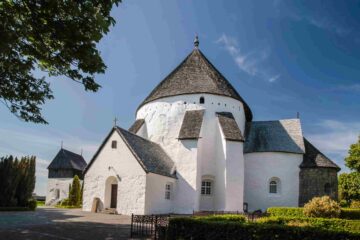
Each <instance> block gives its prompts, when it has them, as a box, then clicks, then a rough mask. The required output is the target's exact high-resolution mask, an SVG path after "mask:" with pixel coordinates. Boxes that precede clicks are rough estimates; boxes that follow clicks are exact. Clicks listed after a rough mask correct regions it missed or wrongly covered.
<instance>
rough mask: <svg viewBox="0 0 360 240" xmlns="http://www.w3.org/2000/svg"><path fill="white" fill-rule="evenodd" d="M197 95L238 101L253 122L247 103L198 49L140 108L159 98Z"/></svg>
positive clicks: (247, 117)
mask: <svg viewBox="0 0 360 240" xmlns="http://www.w3.org/2000/svg"><path fill="white" fill-rule="evenodd" d="M195 93H209V94H214V95H221V96H227V97H231V98H234V99H237V100H239V101H241V102H242V103H243V105H244V108H245V109H244V110H245V115H246V120H247V121H251V120H252V113H251V110H250V108H249V106H248V105H247V103H246V102H245V101H244V100H243V99H242V98H241V96H240V95H239V94H238V92H237V91H236V90H235V88H234V87H233V86H232V85H231V84H230V83H229V81H228V80H226V78H225V77H224V76H223V75H222V74H221V73H220V72H219V71H218V70H217V69H216V68H215V67H214V66H213V65H212V64H211V63H210V62H209V60H208V59H207V58H206V57H205V56H204V54H203V53H202V52H201V51H200V50H199V49H197V48H195V49H194V50H193V51H192V52H191V53H190V54H189V55H188V56H187V57H186V58H185V60H184V61H183V62H182V63H181V64H180V65H179V66H178V67H177V68H175V70H173V71H172V72H171V73H170V74H169V75H168V76H167V77H166V78H165V79H164V80H163V81H161V82H160V84H159V85H158V86H157V87H156V88H155V89H154V90H153V91H152V92H151V93H150V95H149V96H148V97H147V98H146V99H145V100H144V102H143V103H142V104H140V106H139V108H140V107H141V106H142V105H144V104H146V103H148V102H151V101H153V100H156V99H159V98H164V97H169V96H176V95H183V94H195Z"/></svg>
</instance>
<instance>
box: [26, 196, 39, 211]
mask: <svg viewBox="0 0 360 240" xmlns="http://www.w3.org/2000/svg"><path fill="white" fill-rule="evenodd" d="M28 207H29V209H30V210H31V211H35V209H36V207H37V202H36V199H34V198H31V199H29V200H28Z"/></svg>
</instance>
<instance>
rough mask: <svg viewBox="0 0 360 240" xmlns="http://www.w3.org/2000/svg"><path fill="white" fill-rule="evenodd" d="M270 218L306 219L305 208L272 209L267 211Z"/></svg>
mask: <svg viewBox="0 0 360 240" xmlns="http://www.w3.org/2000/svg"><path fill="white" fill-rule="evenodd" d="M266 212H267V213H268V214H269V215H270V216H274V217H275V216H278V217H304V216H305V215H304V212H303V208H297V207H271V208H268V209H267V210H266Z"/></svg>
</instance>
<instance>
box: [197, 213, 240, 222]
mask: <svg viewBox="0 0 360 240" xmlns="http://www.w3.org/2000/svg"><path fill="white" fill-rule="evenodd" d="M195 219H200V220H204V221H223V222H245V221H246V217H245V216H243V215H239V214H225V215H209V216H200V217H195Z"/></svg>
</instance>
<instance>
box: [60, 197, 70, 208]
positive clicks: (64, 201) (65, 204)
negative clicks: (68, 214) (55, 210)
mask: <svg viewBox="0 0 360 240" xmlns="http://www.w3.org/2000/svg"><path fill="white" fill-rule="evenodd" d="M59 205H60V206H69V205H70V201H69V198H65V199H63V200H61V202H60V204H59Z"/></svg>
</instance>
